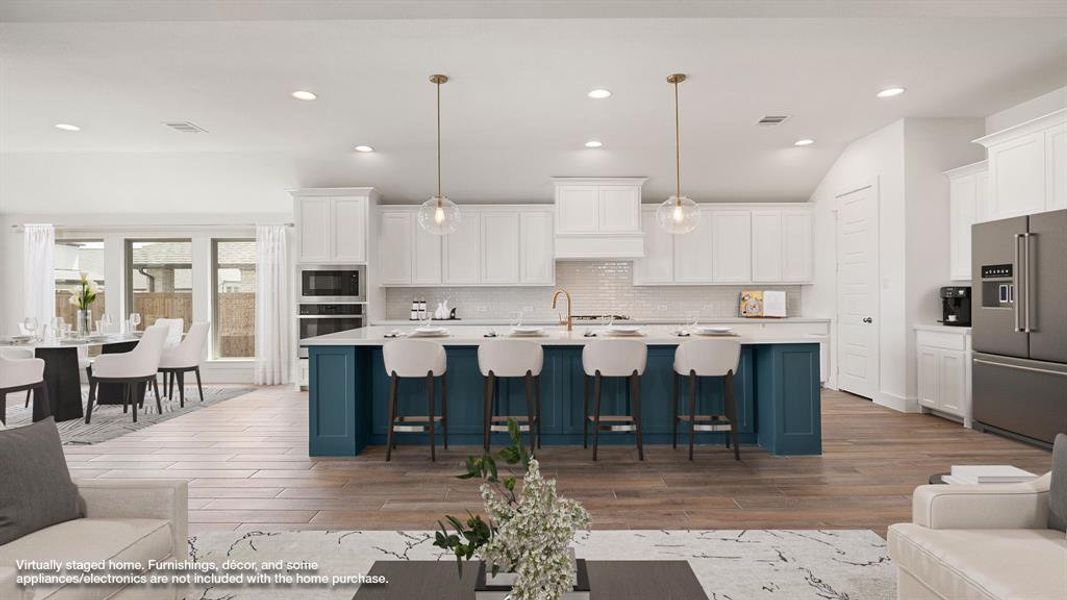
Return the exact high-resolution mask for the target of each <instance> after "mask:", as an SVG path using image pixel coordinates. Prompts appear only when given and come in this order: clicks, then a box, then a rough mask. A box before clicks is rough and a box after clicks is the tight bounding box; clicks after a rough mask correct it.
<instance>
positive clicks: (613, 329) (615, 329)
mask: <svg viewBox="0 0 1067 600" xmlns="http://www.w3.org/2000/svg"><path fill="white" fill-rule="evenodd" d="M604 334H605V335H641V328H640V327H638V326H637V325H611V326H609V327H605V328H604Z"/></svg>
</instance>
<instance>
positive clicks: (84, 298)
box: [70, 271, 100, 335]
mask: <svg viewBox="0 0 1067 600" xmlns="http://www.w3.org/2000/svg"><path fill="white" fill-rule="evenodd" d="M99 292H100V287H99V286H97V285H96V282H95V281H93V280H92V279H91V278H90V277H89V274H88V273H86V272H85V271H82V273H81V280H80V281H79V282H78V289H77V290H75V292H74V295H72V296H71V297H70V303H71V304H73V305H74V306H77V307H78V312H77V315H76V317H75V321H76V322H75V324H74V327H75V330H76V331H77V332H78V335H88V334H89V333H90V332H91V331H92V323H93V317H92V313H91V311H90V307H91V306H92V304H93V302H96V295H97V293H99Z"/></svg>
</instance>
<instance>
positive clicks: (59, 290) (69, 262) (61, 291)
mask: <svg viewBox="0 0 1067 600" xmlns="http://www.w3.org/2000/svg"><path fill="white" fill-rule="evenodd" d="M82 273H85V274H86V275H87V276H88V277H89V279H91V280H93V281H94V282H96V285H97V286H98V287H99V290H100V291H98V292H97V294H96V301H95V302H93V303H92V304H91V305H90V308H89V310H90V312H91V313H92V322H93V323H95V322H96V321H97V320H99V319H100V317H101V316H103V314H104V311H105V302H106V300H105V292H106V291H107V287H106V286H105V285H104V242H103V240H56V250H55V279H56V316H57V317H61V318H62V319H63V320H64V321H66V322H67V325H70V326H71V327H74V326H75V325H76V323H77V321H76V318H75V315H76V314H77V312H78V307H77V306H75V305H74V304H71V303H70V302H71V298H73V297H74V294H75V293H77V292H78V291H80V290H81V274H82Z"/></svg>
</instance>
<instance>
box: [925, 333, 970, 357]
mask: <svg viewBox="0 0 1067 600" xmlns="http://www.w3.org/2000/svg"><path fill="white" fill-rule="evenodd" d="M967 336H968V334H967V333H965V332H960V333H949V332H944V333H942V332H940V331H917V332H915V345H916V346H924V347H928V348H942V349H944V350H959V351H961V352H962V351H964V350H966V349H967Z"/></svg>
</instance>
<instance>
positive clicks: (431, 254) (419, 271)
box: [411, 214, 467, 285]
mask: <svg viewBox="0 0 1067 600" xmlns="http://www.w3.org/2000/svg"><path fill="white" fill-rule="evenodd" d="M466 219H467V215H464V216H463V220H464V221H465V220H466ZM462 223H463V221H460V229H462V227H463V225H462ZM411 228H412V230H413V231H414V233H413V238H414V243H413V244H412V251H411V252H412V257H411V265H412V271H411V283H417V284H420V285H433V284H438V283H441V246H442V242H441V238H442V236H440V235H436V234H433V233H430V232H429V231H426V230H425V229H423V228H422V227H419V221H418V218H417V217H416V216H415V215H414V214H412V216H411ZM458 234H459V230H456V231H454V232H452V233H451V234H449V235H448V236H444V237H446V238H452V237H455V236H456V235H458Z"/></svg>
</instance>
